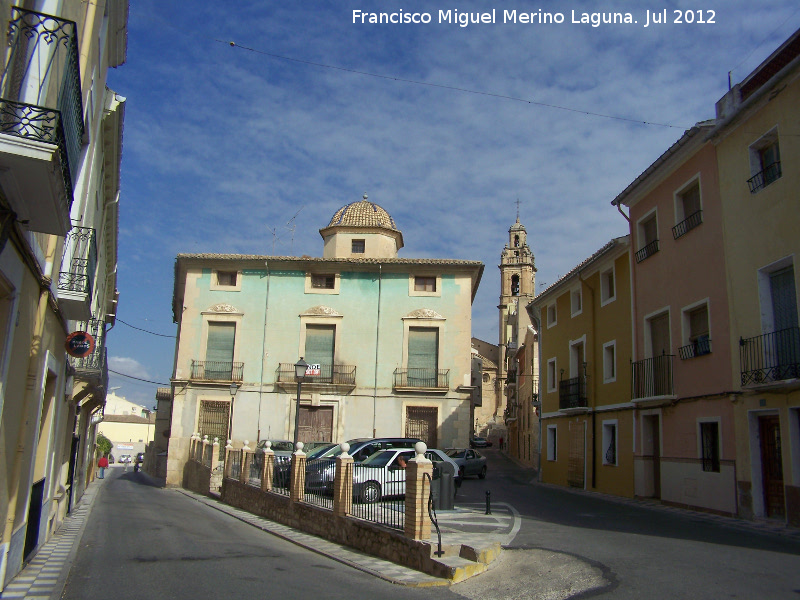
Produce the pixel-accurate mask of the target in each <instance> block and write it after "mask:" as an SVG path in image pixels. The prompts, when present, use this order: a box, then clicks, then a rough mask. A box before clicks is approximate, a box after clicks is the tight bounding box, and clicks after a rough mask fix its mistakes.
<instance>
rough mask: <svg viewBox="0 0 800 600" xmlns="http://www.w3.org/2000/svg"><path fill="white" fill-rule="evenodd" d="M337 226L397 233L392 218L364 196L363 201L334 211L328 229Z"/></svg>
mask: <svg viewBox="0 0 800 600" xmlns="http://www.w3.org/2000/svg"><path fill="white" fill-rule="evenodd" d="M338 226H344V227H381V228H383V229H391V230H392V231H398V229H397V226H396V225H395V223H394V219H393V218H392V216H391V215H390V214H389V213H388V212H386V211H385V210H384V209H383V208H381V207H380V206H378V205H377V204H375V203H374V202H370V201H369V200H367V195H366V194H364V199H363V200H359V201H358V202H352V203H350V204H346V205H345V206H343V207H342V208H340V209H339V210H337V211H336V213H335V214H334V215H333V218H332V219H331V222H330V223H329V224H328V227H338Z"/></svg>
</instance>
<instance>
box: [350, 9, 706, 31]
mask: <svg viewBox="0 0 800 600" xmlns="http://www.w3.org/2000/svg"><path fill="white" fill-rule="evenodd" d="M672 12H673V13H674V14H673V17H672V19H671V21H670V20H669V17H668V16H667V10H666V9H664V10H663V11H650V10H649V9H648V10H647V11H646V14H645V24H644V26H645V27H648V26H650V25H651V24H666V23H668V22H672V23H678V24H682V23H687V24H688V23H697V24H707V23H715V22H716V21H715V17H716V14H715V12H714V11H713V10H706V11H703V10H673V11H672ZM570 16H571V21H567V20H566V17H565V16H564V13H561V12H545V11H543V10H541V9H539V10H538V11H534V12H518V11H517V10H503V13H502V21H501V22H502V23H513V24H517V23H522V24H530V25H548V24H556V25H561V24H562V23H565V22H568V23H575V24H580V25H591V26H592V27H600V25H615V24H623V25H625V24H634V23H638V21H637V20H636V19H634V18H633V14H631V13H629V12H624V13H623V12H592V13H587V12H577V13H576V12H575V11H574V10H573V11H570ZM432 21H433V16H432V15H431V13H429V12H404V11H403V9H400V10H398V11H396V12H391V13H385V12H379V13H376V12H364V11H361V10H354V11H353V23H359V24H362V25H367V24H369V25H405V24H424V25H427V24H429V23H431V22H432ZM438 22H439V23H449V24H455V25H458V26H459V27H468V26H469V25H479V24H495V23H497V9H492V10H491V11H487V12H463V11H459V10H458V9H450V10H439V11H438Z"/></svg>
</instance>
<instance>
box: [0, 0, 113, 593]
mask: <svg viewBox="0 0 800 600" xmlns="http://www.w3.org/2000/svg"><path fill="white" fill-rule="evenodd" d="M14 4H24V6H25V7H26V8H22V7H20V6H14ZM44 4H46V5H47V10H43V12H38V11H37V10H33V9H34V8H35V7H38V8H41V7H42V6H43V5H44ZM127 16H128V3H127V1H125V0H115V1H108V2H107V1H105V0H97V1H93V2H50V3H41V2H36V3H34V2H25V3H11V2H7V1H0V24H2V31H3V32H5V37H4V44H3V46H2V48H3V50H2V52H0V56H2V65H3V68H2V75H1V76H0V111H2V114H3V127H2V132H1V133H0V518H2V521H3V528H2V530H1V531H0V591H2V590H3V587H4V586H5V585H6V584H7V583H8V582H9V581H10V580H11V579H12V578H13V577H14V576H15V575H16V574H17V573H18V572H19V571H20V569H21V568H22V565H23V564H25V562H26V561H27V560H30V559H31V557H32V556H33V555H34V554H35V552H36V550H37V548H39V547H40V546H41V545H42V544H43V543H44V542H46V541H47V540H48V539H50V537H51V536H52V535H53V533H54V532H55V531H57V530H58V528H59V527H60V525H61V523H62V522H63V520H64V517H65V515H66V514H67V512H68V511H70V510H71V508H72V507H73V506H74V504H75V503H76V502H77V501H78V500H79V499H80V497H81V495H82V494H83V492H84V490H85V488H86V485H88V483H89V482H90V481H91V480H92V478H93V475H94V472H93V471H94V465H95V443H94V442H95V428H96V425H97V423H98V422H99V421H100V420H101V419H102V408H103V403H104V401H105V394H106V388H107V382H108V365H107V362H106V348H105V331H106V327H107V326H108V325H109V324H113V320H114V315H115V312H116V298H117V291H116V267H117V231H118V213H117V207H118V202H119V172H120V160H121V152H122V123H123V120H124V107H125V99H124V98H122V97H120V96H118V95H117V94H116V93H115V92H113V91H112V90H110V89H108V87H107V86H106V75H107V72H108V68H109V67H116V66H118V65H121V64H122V63H124V62H125V58H126V52H127ZM23 82H24V85H22V83H23ZM67 342H69V353H70V355H69V358H68V357H67V351H66V350H65V343H67Z"/></svg>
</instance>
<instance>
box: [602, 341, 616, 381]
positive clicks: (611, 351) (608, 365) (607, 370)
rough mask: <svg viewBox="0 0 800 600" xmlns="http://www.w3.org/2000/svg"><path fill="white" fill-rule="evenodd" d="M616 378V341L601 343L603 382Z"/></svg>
mask: <svg viewBox="0 0 800 600" xmlns="http://www.w3.org/2000/svg"><path fill="white" fill-rule="evenodd" d="M616 380H617V342H616V340H614V341H611V342H606V343H605V344H603V383H612V382H614V381H616Z"/></svg>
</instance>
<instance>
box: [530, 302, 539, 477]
mask: <svg viewBox="0 0 800 600" xmlns="http://www.w3.org/2000/svg"><path fill="white" fill-rule="evenodd" d="M528 315H530V317H531V322H532V323H534V324H535V326H536V360H538V361H539V391H538V396H537V398H538V402H539V407H538V408H539V411H538V412H539V442H538V444H539V448H538V455H537V463H536V480H537V481H538V482H539V483H541V481H542V320H541V319H540V318H539V317H536V316H534V315H532V314H530V312H528ZM531 382H533V379H531Z"/></svg>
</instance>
